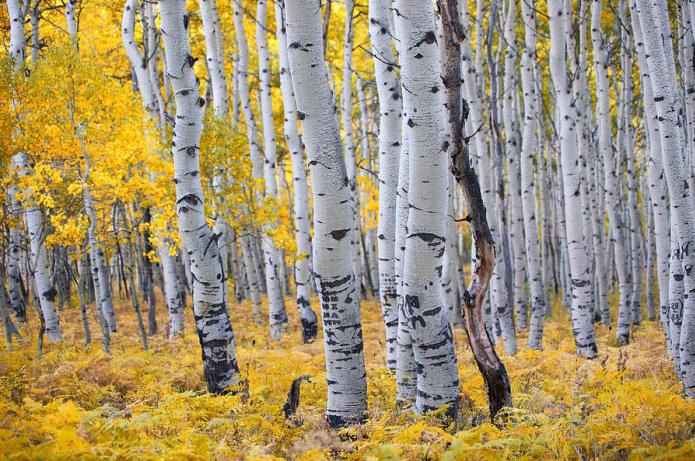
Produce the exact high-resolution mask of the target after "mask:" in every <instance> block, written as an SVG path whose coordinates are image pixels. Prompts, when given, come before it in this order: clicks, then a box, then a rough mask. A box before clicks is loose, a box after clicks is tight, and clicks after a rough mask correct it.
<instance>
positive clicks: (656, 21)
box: [637, 0, 695, 397]
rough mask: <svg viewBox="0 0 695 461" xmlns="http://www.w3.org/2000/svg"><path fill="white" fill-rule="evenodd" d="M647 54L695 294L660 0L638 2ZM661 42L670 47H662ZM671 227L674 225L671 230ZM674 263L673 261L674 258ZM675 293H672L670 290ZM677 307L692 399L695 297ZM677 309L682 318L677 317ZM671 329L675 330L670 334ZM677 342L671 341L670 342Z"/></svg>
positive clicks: (694, 259) (688, 197)
mask: <svg viewBox="0 0 695 461" xmlns="http://www.w3.org/2000/svg"><path fill="white" fill-rule="evenodd" d="M637 5H638V6H639V8H640V11H639V19H640V25H641V26H642V35H643V39H644V48H645V54H646V56H647V63H648V66H649V73H650V75H651V76H652V79H651V82H652V91H653V94H654V102H655V103H656V104H655V105H656V110H657V116H658V117H659V118H658V121H659V134H660V136H661V155H662V161H663V165H664V172H665V176H666V182H667V184H668V189H669V192H670V198H671V211H672V215H671V218H672V220H673V222H672V228H671V232H674V230H675V231H676V232H677V236H678V245H677V247H678V249H679V250H680V251H678V252H677V254H676V257H675V258H674V259H677V260H680V261H681V264H682V265H683V268H684V269H685V271H684V278H683V283H684V288H685V292H686V293H689V294H692V293H694V292H695V271H693V270H692V268H693V267H695V251H694V249H695V245H694V244H693V238H695V213H694V211H693V207H694V205H693V195H692V190H691V189H690V188H689V187H688V183H687V179H688V178H687V172H686V169H685V168H684V159H683V152H684V149H683V133H682V132H681V128H680V127H681V126H682V124H681V121H680V120H679V114H680V108H679V103H678V93H677V89H676V87H675V84H676V76H675V62H674V60H673V55H672V50H671V49H670V46H671V43H672V42H671V33H670V26H669V22H668V10H667V9H666V5H665V3H664V2H660V1H658V0H657V1H655V2H653V3H652V1H649V0H638V1H637ZM664 39H666V41H665V43H666V44H667V45H668V46H665V44H664V41H662V40H664ZM673 224H675V226H673ZM674 227H675V229H674ZM672 264H673V259H672ZM670 291H673V290H670ZM680 308H682V310H680V309H679V306H678V305H676V306H671V321H672V322H674V323H681V322H682V327H681V337H680V344H679V356H680V368H681V373H682V379H683V385H684V387H685V391H686V394H687V395H688V396H690V397H693V396H695V325H694V322H695V297H694V296H688V297H687V298H685V301H684V302H683V303H682V304H681V305H680ZM679 311H680V315H678V313H679ZM672 331H673V330H672ZM673 340H675V338H672V341H673Z"/></svg>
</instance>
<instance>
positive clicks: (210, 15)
mask: <svg viewBox="0 0 695 461" xmlns="http://www.w3.org/2000/svg"><path fill="white" fill-rule="evenodd" d="M200 18H201V19H202V21H203V35H204V36H205V61H206V63H207V67H208V74H209V75H210V84H211V86H212V105H213V110H214V111H215V116H216V117H219V118H226V117H227V115H228V114H229V93H228V92H227V77H226V73H225V68H224V49H223V47H222V39H223V37H222V27H221V24H220V15H219V11H218V8H217V0H200Z"/></svg>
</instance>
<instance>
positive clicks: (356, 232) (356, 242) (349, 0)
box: [340, 0, 362, 297]
mask: <svg viewBox="0 0 695 461" xmlns="http://www.w3.org/2000/svg"><path fill="white" fill-rule="evenodd" d="M354 9H355V4H354V2H353V0H346V2H345V37H344V39H343V83H342V88H341V94H340V101H341V103H340V112H341V115H342V119H343V120H342V121H343V133H344V136H345V166H346V168H347V175H348V181H350V200H351V202H352V214H353V226H354V227H353V231H352V233H351V234H350V235H352V242H351V243H350V244H351V248H352V250H351V251H352V270H353V272H354V273H355V280H356V281H357V283H358V290H357V296H358V297H360V296H361V294H362V293H361V288H360V287H361V280H362V259H361V258H360V234H361V229H360V227H361V226H360V201H359V190H358V188H357V156H356V153H355V134H354V130H353V126H352V107H353V102H352V96H353V94H352V45H353V38H354V34H353V30H352V27H353V24H352V16H353V12H354Z"/></svg>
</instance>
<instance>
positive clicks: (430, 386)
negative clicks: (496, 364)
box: [396, 0, 458, 416]
mask: <svg viewBox="0 0 695 461" xmlns="http://www.w3.org/2000/svg"><path fill="white" fill-rule="evenodd" d="M397 8H398V10H399V12H400V13H401V14H400V15H399V17H398V18H397V20H396V27H397V28H398V29H399V33H398V36H399V39H400V40H401V41H402V44H401V49H400V50H401V65H402V67H401V77H402V84H403V86H404V87H405V88H407V89H408V91H407V92H405V93H404V110H403V114H404V118H405V119H406V120H407V121H406V127H407V128H406V130H407V131H408V144H409V151H410V156H409V160H410V165H409V172H410V173H409V175H410V180H409V183H410V185H409V189H408V203H409V207H410V210H409V213H408V221H407V231H406V232H407V234H406V238H405V261H404V263H403V264H404V266H403V298H402V299H403V305H402V306H401V309H402V312H403V313H404V315H403V320H404V321H405V322H406V323H408V324H409V327H410V334H411V338H412V340H413V354H414V358H415V362H416V363H417V364H418V366H417V370H416V371H417V375H416V379H417V395H416V399H415V408H416V410H417V411H418V412H419V413H426V412H428V411H431V410H435V409H438V408H440V407H442V406H444V405H450V407H449V410H448V411H447V414H449V415H451V416H453V415H455V414H456V411H457V395H458V369H457V367H456V353H455V350H454V343H453V336H452V332H451V326H450V325H449V321H448V318H447V315H446V312H444V311H443V309H442V297H441V292H440V290H437V289H431V288H429V287H432V286H437V285H438V284H439V283H440V281H439V273H438V271H439V268H441V265H442V256H443V253H444V249H445V247H444V243H445V238H446V235H445V232H446V224H445V217H446V212H447V205H448V202H447V194H446V191H447V187H448V183H447V178H448V174H449V173H448V171H447V164H448V163H447V160H446V152H445V151H446V149H447V147H448V146H447V145H446V143H448V142H449V141H448V140H447V139H446V129H445V127H446V125H445V98H444V91H443V90H444V88H442V81H441V78H440V75H437V72H433V71H432V70H433V69H439V59H438V54H437V47H436V36H435V17H434V7H433V5H432V4H431V3H428V2H419V1H415V0H399V1H398V2H397Z"/></svg>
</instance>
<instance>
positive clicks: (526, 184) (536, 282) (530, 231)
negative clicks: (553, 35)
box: [519, 1, 547, 335]
mask: <svg viewBox="0 0 695 461" xmlns="http://www.w3.org/2000/svg"><path fill="white" fill-rule="evenodd" d="M521 10H522V15H523V23H524V48H523V52H522V55H521V87H522V92H523V95H524V126H523V131H522V138H521V154H520V157H521V161H520V165H519V166H520V170H521V208H522V213H523V219H524V239H525V250H526V251H525V254H526V268H527V275H526V277H527V280H528V282H529V288H530V291H531V293H530V294H531V315H532V319H531V323H533V322H534V320H535V321H536V322H537V321H538V320H537V319H538V316H539V315H544V313H545V286H544V283H543V276H542V272H541V263H540V260H539V250H538V244H539V242H540V241H541V240H540V236H539V234H538V222H537V220H536V187H535V181H534V177H533V157H534V156H536V157H538V158H539V159H540V158H541V156H542V155H543V153H542V152H541V151H540V150H539V149H537V147H538V146H536V134H535V131H536V129H537V118H538V115H537V114H536V98H537V96H536V84H535V79H534V78H533V77H534V66H535V62H536V43H537V32H536V11H535V9H534V8H533V6H532V5H531V4H529V3H528V2H523V1H522V2H521ZM541 168H542V167H541ZM546 238H547V236H546ZM534 313H535V315H536V317H535V318H534V317H533V315H534ZM519 323H521V319H519ZM529 335H530V333H529Z"/></svg>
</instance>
